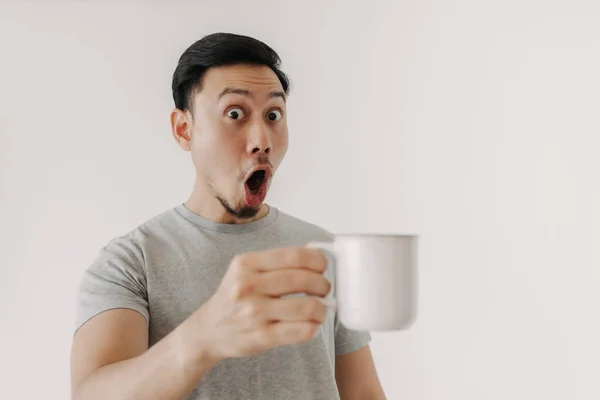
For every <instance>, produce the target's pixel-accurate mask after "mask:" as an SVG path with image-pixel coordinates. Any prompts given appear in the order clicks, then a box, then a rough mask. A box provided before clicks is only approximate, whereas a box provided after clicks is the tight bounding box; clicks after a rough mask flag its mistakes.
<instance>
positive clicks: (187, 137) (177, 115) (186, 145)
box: [171, 108, 193, 151]
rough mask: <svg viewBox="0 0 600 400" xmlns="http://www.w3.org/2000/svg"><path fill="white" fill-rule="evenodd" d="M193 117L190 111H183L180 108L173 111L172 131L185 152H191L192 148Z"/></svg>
mask: <svg viewBox="0 0 600 400" xmlns="http://www.w3.org/2000/svg"><path fill="white" fill-rule="evenodd" d="M192 126H193V125H192V115H191V114H190V113H189V112H188V111H183V110H180V109H178V108H176V109H174V110H173V111H171V130H172V132H173V138H174V139H175V141H176V142H177V144H178V145H179V147H181V148H182V149H183V150H185V151H190V150H191V148H192V144H191V140H192Z"/></svg>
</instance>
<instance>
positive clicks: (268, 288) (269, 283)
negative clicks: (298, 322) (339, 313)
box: [255, 268, 331, 296]
mask: <svg viewBox="0 0 600 400" xmlns="http://www.w3.org/2000/svg"><path fill="white" fill-rule="evenodd" d="M255 290H256V292H257V293H260V294H263V295H266V296H283V295H286V294H291V293H306V294H308V295H312V296H326V295H327V294H328V293H329V291H330V290H331V282H329V280H328V279H327V278H325V276H324V275H323V274H320V273H317V272H314V271H312V270H309V269H305V268H285V269H278V270H273V271H269V272H266V273H263V274H258V278H257V281H256V287H255Z"/></svg>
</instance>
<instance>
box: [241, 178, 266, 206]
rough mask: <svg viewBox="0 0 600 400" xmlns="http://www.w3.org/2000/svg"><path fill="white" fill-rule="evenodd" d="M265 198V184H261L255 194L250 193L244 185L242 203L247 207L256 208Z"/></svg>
mask: <svg viewBox="0 0 600 400" xmlns="http://www.w3.org/2000/svg"><path fill="white" fill-rule="evenodd" d="M265 197H267V182H263V183H262V185H260V188H259V189H258V190H257V191H256V193H252V192H251V191H250V189H249V188H248V185H244V201H245V202H246V205H248V206H249V207H258V206H260V205H261V204H262V203H263V201H265Z"/></svg>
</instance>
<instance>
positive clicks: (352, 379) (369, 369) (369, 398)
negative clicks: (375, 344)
mask: <svg viewBox="0 0 600 400" xmlns="http://www.w3.org/2000/svg"><path fill="white" fill-rule="evenodd" d="M335 379H336V381H337V386H338V390H339V392H340V398H341V399H342V400H354V399H356V400H385V394H384V392H383V388H382V387H381V383H380V382H379V377H378V376H377V370H376V369H375V363H374V362H373V356H372V355H371V349H370V348H369V346H368V345H367V346H364V347H363V348H361V349H359V350H357V351H354V352H352V353H349V354H344V355H341V356H337V357H336V359H335Z"/></svg>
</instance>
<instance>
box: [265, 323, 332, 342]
mask: <svg viewBox="0 0 600 400" xmlns="http://www.w3.org/2000/svg"><path fill="white" fill-rule="evenodd" d="M320 326H321V325H320V324H318V323H314V322H273V323H271V324H268V325H266V326H265V327H264V328H263V329H262V330H260V331H256V332H255V334H256V335H257V341H258V342H259V343H261V345H262V347H263V348H272V347H277V346H285V345H291V344H297V343H303V342H307V341H309V340H311V339H313V338H314V337H315V336H316V334H317V333H318V329H319V327H320Z"/></svg>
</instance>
